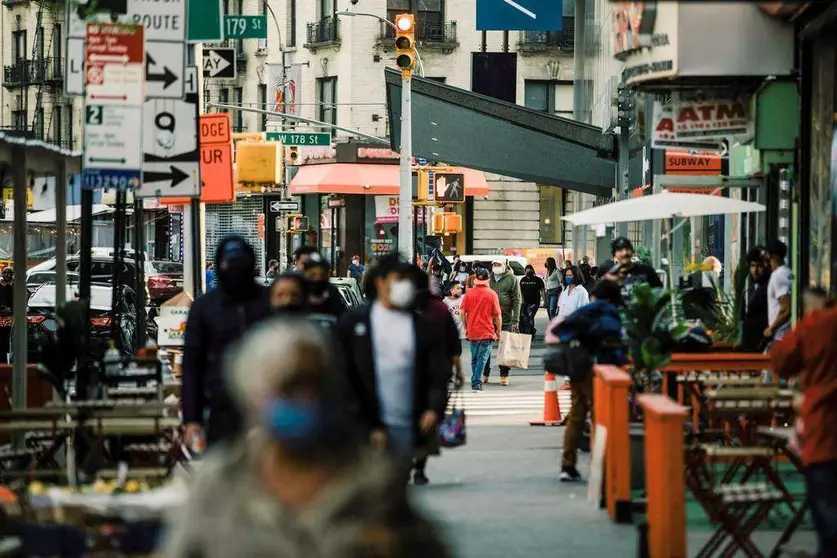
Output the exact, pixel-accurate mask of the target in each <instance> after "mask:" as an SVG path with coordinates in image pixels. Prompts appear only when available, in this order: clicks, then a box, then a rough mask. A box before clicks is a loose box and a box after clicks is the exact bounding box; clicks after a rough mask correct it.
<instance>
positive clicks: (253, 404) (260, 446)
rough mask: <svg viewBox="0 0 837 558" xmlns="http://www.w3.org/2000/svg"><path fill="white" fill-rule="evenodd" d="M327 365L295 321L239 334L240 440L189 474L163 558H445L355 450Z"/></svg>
mask: <svg viewBox="0 0 837 558" xmlns="http://www.w3.org/2000/svg"><path fill="white" fill-rule="evenodd" d="M337 358H339V357H337ZM336 360H337V359H336V358H335V356H334V355H331V354H330V353H329V343H328V341H327V339H326V338H325V337H324V336H323V335H322V331H321V330H320V329H318V328H317V327H315V326H314V325H312V324H310V323H309V322H307V321H305V320H299V319H293V320H292V319H288V318H284V319H275V318H274V319H271V320H269V321H266V322H265V323H263V324H261V325H260V326H258V327H257V328H255V329H254V330H252V331H251V332H250V333H248V335H247V336H246V337H245V338H244V339H243V340H242V345H241V348H240V349H239V350H238V351H236V352H235V355H234V360H233V361H232V366H231V367H230V369H229V370H228V383H229V384H230V385H231V391H232V394H233V396H234V397H235V401H236V404H237V405H238V406H239V407H240V408H241V409H242V411H243V415H244V425H245V427H246V431H247V435H246V436H245V435H241V436H238V437H236V438H235V439H233V440H231V442H232V443H231V445H230V446H229V447H228V448H225V451H223V452H220V451H219V452H215V453H213V454H210V455H208V456H207V459H206V461H205V462H204V463H203V465H202V466H201V467H200V468H198V469H197V471H196V473H195V477H194V478H193V479H192V482H191V484H190V487H189V494H188V496H187V499H186V502H185V504H184V506H183V507H182V508H181V509H179V510H177V511H176V512H175V513H174V514H173V515H174V518H173V519H174V521H173V524H172V525H171V528H170V530H169V532H168V535H167V537H168V540H167V541H166V542H167V544H166V545H165V551H164V553H163V555H164V556H166V557H168V558H192V557H196V556H200V557H202V558H229V557H232V556H242V557H244V556H300V557H302V556H304V557H309V556H318V557H322V558H348V557H355V556H357V557H360V556H369V557H372V556H376V557H382V558H400V557H406V558H424V557H426V556H434V557H435V556H439V557H442V558H446V557H447V556H449V553H448V551H447V550H446V549H445V547H444V545H443V544H442V543H441V542H440V539H439V537H438V536H437V534H436V532H435V530H434V529H433V527H432V525H431V524H430V523H429V522H428V521H427V520H426V519H425V518H424V517H423V516H422V514H421V513H420V512H419V511H418V510H417V509H415V508H414V507H413V506H412V505H411V504H410V502H409V500H408V499H407V494H406V490H405V487H404V484H403V477H402V475H401V474H400V472H397V471H394V470H393V468H392V467H391V466H390V465H389V463H388V462H387V460H386V459H384V458H382V456H380V455H378V454H376V453H375V452H372V451H371V450H369V449H368V448H367V447H366V446H365V445H364V444H362V443H360V441H361V438H360V436H359V433H358V432H357V430H356V424H355V423H354V422H353V421H351V420H349V419H348V418H347V416H346V411H345V404H346V401H345V399H344V398H343V397H342V396H341V394H340V389H339V378H338V375H339V372H338V367H337V362H336Z"/></svg>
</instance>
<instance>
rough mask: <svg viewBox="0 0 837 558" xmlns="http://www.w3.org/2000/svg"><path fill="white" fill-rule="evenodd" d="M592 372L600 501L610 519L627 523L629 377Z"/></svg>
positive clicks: (609, 370)
mask: <svg viewBox="0 0 837 558" xmlns="http://www.w3.org/2000/svg"><path fill="white" fill-rule="evenodd" d="M593 371H594V396H593V397H594V399H593V406H594V409H593V420H594V422H595V424H596V428H595V430H594V435H597V434H599V433H601V432H602V429H604V435H605V436H606V438H605V460H604V497H605V503H606V506H607V512H608V514H609V515H610V518H611V519H612V520H613V521H615V522H617V523H630V522H631V446H630V420H629V418H630V413H629V396H628V391H629V389H630V387H631V385H632V383H633V380H632V379H631V375H630V374H628V373H627V372H625V371H624V370H622V369H621V368H618V367H616V366H612V365H604V364H597V365H595V366H594V367H593Z"/></svg>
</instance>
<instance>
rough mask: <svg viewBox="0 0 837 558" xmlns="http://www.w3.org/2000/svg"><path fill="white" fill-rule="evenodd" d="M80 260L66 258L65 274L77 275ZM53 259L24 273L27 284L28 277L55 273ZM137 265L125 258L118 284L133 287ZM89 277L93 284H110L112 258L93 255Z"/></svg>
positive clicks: (74, 257) (72, 257)
mask: <svg viewBox="0 0 837 558" xmlns="http://www.w3.org/2000/svg"><path fill="white" fill-rule="evenodd" d="M80 264H81V260H80V259H79V257H78V256H67V272H68V273H76V274H78V273H79V266H80ZM55 266H56V261H55V258H53V259H51V260H47V261H45V262H44V263H42V264H39V265H36V266H35V267H33V268H31V269H29V270H28V271H27V272H26V277H27V283H28V282H29V279H28V278H29V276H30V275H32V274H33V273H39V272H42V271H55ZM136 274H137V263H136V262H135V261H134V260H132V259H128V258H126V259H125V260H123V261H122V269H121V270H120V271H119V276H118V279H119V283H120V284H121V285H126V286H129V287H133V285H134V282H135V281H136ZM91 276H92V280H93V282H94V283H110V282H111V281H112V280H113V258H111V257H108V256H99V255H93V257H92V258H91Z"/></svg>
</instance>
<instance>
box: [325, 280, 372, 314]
mask: <svg viewBox="0 0 837 558" xmlns="http://www.w3.org/2000/svg"><path fill="white" fill-rule="evenodd" d="M330 281H331V284H332V285H334V286H335V287H337V290H338V291H340V295H341V296H342V297H343V300H344V301H345V302H346V306H347V307H348V308H349V309H352V308H357V307H358V306H363V304H364V297H363V293H362V292H361V291H360V287H358V284H357V281H355V280H354V279H349V278H343V277H332V278H331V279H330Z"/></svg>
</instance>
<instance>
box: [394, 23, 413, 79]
mask: <svg viewBox="0 0 837 558" xmlns="http://www.w3.org/2000/svg"><path fill="white" fill-rule="evenodd" d="M395 65H396V66H398V68H399V69H400V70H401V71H402V72H405V73H409V72H410V71H411V70H412V69H413V68H414V67H415V65H416V18H415V16H414V15H413V14H400V15H397V16H395Z"/></svg>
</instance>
